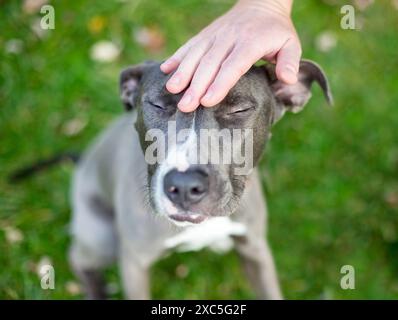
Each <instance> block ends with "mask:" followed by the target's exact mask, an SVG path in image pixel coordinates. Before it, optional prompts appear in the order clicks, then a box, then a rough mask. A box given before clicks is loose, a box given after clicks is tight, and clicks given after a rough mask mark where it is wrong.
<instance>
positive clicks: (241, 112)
mask: <svg viewBox="0 0 398 320" xmlns="http://www.w3.org/2000/svg"><path fill="white" fill-rule="evenodd" d="M253 110H254V106H243V107H242V106H240V107H238V108H234V107H232V108H231V109H229V110H228V111H227V113H226V114H227V115H228V116H232V115H245V114H249V113H250V112H251V111H253Z"/></svg>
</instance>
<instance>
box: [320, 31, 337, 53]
mask: <svg viewBox="0 0 398 320" xmlns="http://www.w3.org/2000/svg"><path fill="white" fill-rule="evenodd" d="M336 45H337V38H336V36H335V34H334V33H333V32H331V31H324V32H322V33H321V34H319V35H318V36H317V37H316V39H315V46H316V48H317V49H318V50H319V51H321V52H328V51H330V50H332V49H333V48H334V47H335V46H336Z"/></svg>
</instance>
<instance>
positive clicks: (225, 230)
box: [165, 217, 246, 253]
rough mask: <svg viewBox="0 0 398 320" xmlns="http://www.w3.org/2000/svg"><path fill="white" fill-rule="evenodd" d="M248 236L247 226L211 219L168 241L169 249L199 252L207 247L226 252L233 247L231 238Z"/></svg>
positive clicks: (225, 220) (216, 218)
mask: <svg viewBox="0 0 398 320" xmlns="http://www.w3.org/2000/svg"><path fill="white" fill-rule="evenodd" d="M245 234H246V226H245V225H243V224H242V223H239V222H234V221H232V220H231V219H230V218H227V217H215V218H211V219H209V220H207V221H205V222H202V223H201V224H199V225H194V226H189V227H186V228H184V229H182V231H181V232H180V233H178V234H177V235H175V236H173V237H170V238H168V239H166V241H165V246H166V248H167V249H173V248H176V249H177V250H178V251H199V250H201V249H203V248H205V247H210V249H212V250H214V251H216V252H220V253H221V252H226V251H228V250H230V249H231V248H232V246H233V240H232V239H231V236H242V235H245Z"/></svg>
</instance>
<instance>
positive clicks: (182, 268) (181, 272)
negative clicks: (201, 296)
mask: <svg viewBox="0 0 398 320" xmlns="http://www.w3.org/2000/svg"><path fill="white" fill-rule="evenodd" d="M175 272H176V276H177V277H178V278H180V279H184V278H186V277H187V276H188V274H189V269H188V267H187V266H186V265H185V264H179V265H178V266H177V268H176V271H175Z"/></svg>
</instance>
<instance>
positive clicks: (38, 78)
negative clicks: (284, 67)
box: [0, 0, 398, 299]
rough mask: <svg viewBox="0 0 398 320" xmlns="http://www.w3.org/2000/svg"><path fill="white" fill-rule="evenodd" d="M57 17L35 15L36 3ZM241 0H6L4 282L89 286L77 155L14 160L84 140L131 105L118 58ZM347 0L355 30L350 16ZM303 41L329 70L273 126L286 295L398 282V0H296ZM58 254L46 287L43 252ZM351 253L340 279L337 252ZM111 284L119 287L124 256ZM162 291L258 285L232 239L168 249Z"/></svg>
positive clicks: (1, 154)
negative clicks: (323, 86)
mask: <svg viewBox="0 0 398 320" xmlns="http://www.w3.org/2000/svg"><path fill="white" fill-rule="evenodd" d="M46 3H49V4H51V5H52V6H53V7H54V9H55V29H54V30H43V29H41V28H40V19H41V18H42V15H41V14H40V8H41V6H42V5H43V4H46ZM232 4H233V1H232V0H218V1H211V0H168V1H165V0H145V1H139V0H124V1H122V0H109V1H89V0H87V1H86V0H83V1H67V0H61V1H55V0H54V1H46V0H25V1H21V0H19V1H7V0H5V1H4V0H0V30H1V32H0V102H1V105H0V266H1V268H0V298H2V299H78V298H81V297H82V295H81V289H80V287H79V284H78V283H77V281H76V279H75V278H74V276H73V275H72V273H71V271H70V269H69V266H68V263H67V259H66V250H67V247H68V243H69V237H68V221H69V217H70V206H69V198H68V192H69V183H70V177H71V174H72V172H73V165H72V164H69V163H66V164H63V165H61V166H58V167H56V168H53V169H51V170H49V171H47V172H45V173H42V174H40V175H37V176H35V177H33V178H32V179H29V180H26V181H24V182H23V183H20V184H10V183H8V182H7V180H6V177H7V175H8V174H9V173H10V172H12V171H13V170H15V169H16V168H18V167H20V166H23V165H26V164H29V163H31V162H32V161H34V160H36V159H39V158H44V157H47V156H50V155H52V154H54V153H57V152H60V151H65V150H76V151H80V150H83V149H84V148H85V147H86V146H87V145H88V144H89V143H90V141H91V140H92V139H93V138H94V137H95V135H96V134H97V133H98V132H99V131H100V130H102V129H103V128H104V127H105V126H106V125H107V124H108V123H109V122H110V121H111V120H112V119H114V118H115V117H116V116H117V115H119V114H121V113H122V112H123V108H122V105H121V103H120V101H119V97H118V77H119V72H120V70H121V69H122V68H123V67H125V66H127V65H130V64H135V63H139V62H141V61H143V60H145V59H159V60H161V59H164V58H165V57H167V56H168V55H170V54H171V53H173V51H174V50H176V49H177V48H178V47H179V46H180V45H181V44H183V43H184V41H186V40H187V39H189V38H190V37H191V36H193V35H194V34H195V33H196V32H198V31H200V30H201V28H203V27H204V26H206V24H208V23H210V22H211V21H212V20H213V19H214V18H216V17H217V16H219V15H221V14H222V13H223V12H225V11H226V10H227V9H228V8H229V7H230V6H231V5H232ZM345 4H352V5H354V7H355V13H356V21H355V22H356V30H343V29H341V27H340V20H341V18H342V16H343V15H342V14H341V13H340V9H341V7H342V5H345ZM293 20H294V21H295V24H296V27H297V30H298V33H299V35H300V38H301V41H302V46H303V56H304V57H305V58H309V59H313V60H315V61H317V62H318V63H320V64H321V65H322V66H323V68H324V69H325V71H326V73H327V75H328V76H329V79H330V83H331V87H332V91H333V93H334V98H335V106H334V108H330V107H328V106H327V105H326V103H325V102H324V99H323V96H322V94H321V91H320V90H319V88H317V87H316V88H314V90H313V98H312V100H311V101H310V103H309V104H308V105H307V107H306V109H305V110H304V111H303V112H302V113H300V114H299V115H287V116H285V118H284V119H283V121H281V122H280V123H278V125H277V126H276V127H275V128H274V131H273V138H272V140H271V142H270V143H269V145H268V148H267V150H266V152H265V156H264V158H263V161H262V163H261V173H262V177H263V184H264V190H265V193H266V194H267V198H268V205H269V213H270V214H269V215H270V217H269V238H270V243H271V246H272V248H273V251H274V255H275V259H276V264H277V268H278V271H279V276H280V281H281V285H282V288H283V292H284V294H285V296H286V298H289V299H322V298H326V299H353V298H361V299H381V298H386V299H396V298H398V215H397V213H398V179H397V178H398V133H397V128H398V110H397V109H398V58H397V51H398V1H396V0H393V1H392V0H377V1H370V0H366V1H365V0H356V1H348V0H346V1H338V0H323V1H319V0H306V1H295V5H294V10H293ZM45 263H51V264H52V265H53V266H54V268H55V290H42V289H41V287H40V279H39V276H38V273H37V270H38V268H39V267H40V266H41V265H43V264H45ZM343 265H352V266H353V267H354V268H355V276H356V279H355V280H356V281H355V290H342V289H341V287H340V279H341V277H342V276H343V275H342V274H340V268H341V267H342V266H343ZM107 276H108V279H109V282H110V285H109V292H110V293H111V296H112V297H113V298H121V297H122V294H121V288H120V285H119V282H118V276H117V268H116V267H115V268H113V269H111V270H109V272H108V275H107ZM152 292H153V297H154V298H187V299H188V298H189V299H196V298H200V299H205V298H207V299H227V298H228V299H230V298H234V299H241V298H253V293H252V291H251V289H250V287H249V285H248V283H247V281H246V279H245V277H244V276H243V273H242V271H241V269H240V266H239V261H238V259H237V256H236V255H235V253H233V252H230V253H228V254H226V255H217V254H214V253H212V252H210V251H202V252H199V253H183V254H172V255H170V256H168V257H166V258H165V259H163V260H162V261H160V262H159V263H158V264H157V265H156V266H155V267H154V268H153V270H152Z"/></svg>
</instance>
